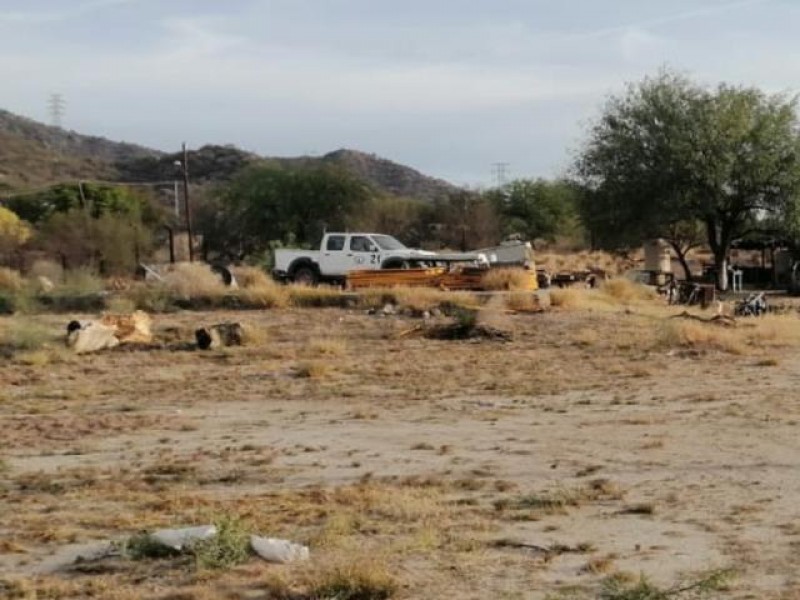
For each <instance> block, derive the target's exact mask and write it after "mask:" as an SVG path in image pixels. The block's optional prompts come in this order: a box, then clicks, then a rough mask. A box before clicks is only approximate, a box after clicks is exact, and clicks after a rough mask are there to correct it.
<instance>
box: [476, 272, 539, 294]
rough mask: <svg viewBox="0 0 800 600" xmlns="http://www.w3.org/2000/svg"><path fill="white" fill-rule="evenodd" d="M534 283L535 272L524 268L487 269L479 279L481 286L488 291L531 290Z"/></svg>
mask: <svg viewBox="0 0 800 600" xmlns="http://www.w3.org/2000/svg"><path fill="white" fill-rule="evenodd" d="M535 283H536V272H535V271H529V270H526V269H519V268H518V269H514V268H505V269H489V272H488V273H486V275H484V276H483V278H482V279H481V287H483V289H484V290H490V291H512V292H513V291H523V290H532V289H534V287H535Z"/></svg>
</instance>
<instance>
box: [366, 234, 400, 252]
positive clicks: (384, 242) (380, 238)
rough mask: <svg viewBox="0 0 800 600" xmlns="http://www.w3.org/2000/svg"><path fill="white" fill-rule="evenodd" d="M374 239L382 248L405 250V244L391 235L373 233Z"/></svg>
mask: <svg viewBox="0 0 800 600" xmlns="http://www.w3.org/2000/svg"><path fill="white" fill-rule="evenodd" d="M372 239H373V240H374V241H375V243H376V244H378V247H380V249H381V250H405V248H406V247H405V246H404V245H403V244H402V243H400V242H398V241H397V240H396V239H394V238H393V237H392V236H390V235H373V236H372Z"/></svg>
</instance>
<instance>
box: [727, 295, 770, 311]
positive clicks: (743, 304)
mask: <svg viewBox="0 0 800 600" xmlns="http://www.w3.org/2000/svg"><path fill="white" fill-rule="evenodd" d="M768 310H769V307H768V306H767V298H766V296H765V295H764V292H759V293H757V294H750V295H749V296H748V297H747V298H745V299H744V300H740V301H739V302H737V303H736V306H735V307H734V309H733V314H735V315H736V316H737V317H760V316H762V315H765V314H767V312H768Z"/></svg>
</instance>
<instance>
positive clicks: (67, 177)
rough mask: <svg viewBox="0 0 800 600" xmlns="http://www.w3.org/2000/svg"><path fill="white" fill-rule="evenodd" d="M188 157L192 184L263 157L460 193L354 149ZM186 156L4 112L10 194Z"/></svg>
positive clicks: (416, 190)
mask: <svg viewBox="0 0 800 600" xmlns="http://www.w3.org/2000/svg"><path fill="white" fill-rule="evenodd" d="M188 158H189V160H188V163H189V173H190V177H191V181H192V183H193V184H208V183H217V182H224V181H226V180H228V179H230V178H231V177H232V176H233V174H234V173H236V171H238V170H239V169H241V168H242V167H244V166H246V165H248V164H252V163H259V162H264V163H272V164H279V165H282V166H284V167H287V168H303V167H318V166H323V165H325V166H336V167H339V168H342V169H345V170H347V171H349V172H350V173H351V174H353V175H355V176H357V177H359V178H360V179H362V180H363V181H365V182H366V183H368V184H369V185H370V186H371V187H372V188H373V189H374V190H375V191H376V192H377V193H380V194H388V195H392V196H402V197H407V198H416V199H418V200H422V201H426V202H432V201H434V200H435V199H436V198H441V197H443V196H446V195H447V194H450V193H452V192H454V191H457V190H458V188H457V187H456V186H454V185H452V184H450V183H448V182H446V181H444V180H441V179H436V178H433V177H429V176H427V175H424V174H422V173H420V172H419V171H417V170H415V169H413V168H411V167H408V166H405V165H401V164H399V163H396V162H393V161H391V160H387V159H385V158H381V157H378V156H376V155H374V154H368V153H365V152H359V151H357V150H349V149H339V150H335V151H333V152H329V153H328V154H325V155H323V156H319V157H317V156H299V157H270V156H260V155H258V154H255V153H252V152H247V151H244V150H241V149H239V148H236V147H235V146H230V145H226V146H219V145H206V146H202V147H201V148H199V149H196V150H191V151H190V152H189V157H188ZM180 159H182V156H181V155H180V153H172V154H170V153H165V152H162V151H160V150H155V149H152V148H146V147H144V146H140V145H137V144H132V143H127V142H115V141H111V140H108V139H105V138H102V137H97V136H90V135H83V134H80V133H77V132H75V131H67V130H65V129H62V128H60V127H54V126H51V125H45V124H43V123H39V122H37V121H34V120H31V119H28V118H25V117H21V116H19V115H15V114H13V113H11V112H8V111H5V110H2V109H0V191H3V190H5V191H6V192H7V193H8V192H14V191H16V190H22V189H30V188H36V187H41V186H46V185H49V184H53V183H59V182H67V181H76V180H98V181H126V182H142V183H145V182H156V181H165V180H172V179H175V178H177V177H178V173H177V168H176V166H175V161H176V160H180Z"/></svg>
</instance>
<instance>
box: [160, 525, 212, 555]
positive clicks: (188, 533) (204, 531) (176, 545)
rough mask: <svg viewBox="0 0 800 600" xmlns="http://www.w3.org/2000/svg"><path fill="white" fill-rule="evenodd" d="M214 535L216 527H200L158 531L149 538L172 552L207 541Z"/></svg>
mask: <svg viewBox="0 0 800 600" xmlns="http://www.w3.org/2000/svg"><path fill="white" fill-rule="evenodd" d="M215 535H217V528H216V527H214V526H213V525H202V526H200V527H184V528H182V529H159V530H158V531H156V532H154V533H151V534H150V537H151V538H152V539H154V540H155V541H157V542H158V543H160V544H164V545H165V546H168V547H170V548H173V549H174V550H183V548H185V547H186V546H191V545H192V544H193V543H194V542H197V541H200V540H207V539H208V538H212V537H214V536H215Z"/></svg>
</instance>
